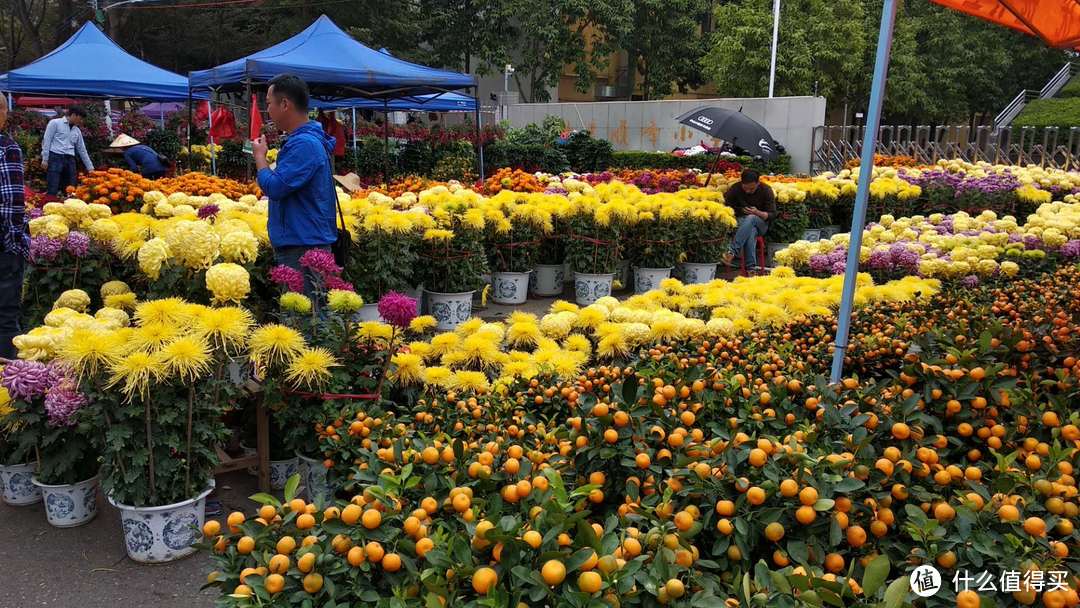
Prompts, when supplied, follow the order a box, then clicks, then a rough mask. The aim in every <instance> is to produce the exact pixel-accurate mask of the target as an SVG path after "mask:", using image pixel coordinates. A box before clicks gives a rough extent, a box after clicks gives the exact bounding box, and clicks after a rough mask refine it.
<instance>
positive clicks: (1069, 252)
mask: <svg viewBox="0 0 1080 608" xmlns="http://www.w3.org/2000/svg"><path fill="white" fill-rule="evenodd" d="M1061 255H1062V257H1066V258H1080V239H1073V240H1071V241H1068V242H1067V243H1065V244H1064V245H1062V246H1061Z"/></svg>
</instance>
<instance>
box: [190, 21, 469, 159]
mask: <svg viewBox="0 0 1080 608" xmlns="http://www.w3.org/2000/svg"><path fill="white" fill-rule="evenodd" d="M284 73H290V74H295V75H297V76H299V77H300V78H303V79H304V81H305V82H307V84H308V88H309V89H310V90H311V95H312V97H313V98H314V99H315V100H316V101H317V102H335V101H339V100H350V99H371V100H379V101H381V102H382V109H383V111H384V112H387V111H389V105H390V100H393V99H399V98H405V97H413V98H418V96H422V95H433V96H438V95H439V94H445V93H449V92H452V91H460V90H463V89H469V88H472V89H473V92H474V94H475V92H476V88H477V80H476V77H475V76H471V75H469V74H460V73H458V72H452V71H447V70H440V69H436V68H431V67H427V66H423V65H419V64H415V63H411V62H408V61H405V60H402V59H398V58H397V57H394V56H392V55H390V54H389V53H387V52H380V51H377V50H375V49H372V48H369V47H367V46H365V45H363V44H361V43H360V42H358V41H356V40H355V39H354V38H353V37H352V36H349V34H347V33H346V32H345V31H343V30H342V29H341V28H340V27H338V26H337V24H335V23H334V22H333V21H332V20H331V19H330V18H329V17H327V16H326V15H322V16H320V17H319V18H318V19H316V20H315V22H314V23H312V24H311V25H310V26H308V27H307V28H306V29H305V30H304V31H302V32H300V33H299V34H296V35H295V36H293V37H292V38H289V39H288V40H285V41H283V42H279V43H277V44H275V45H273V46H271V47H269V48H267V49H263V50H261V51H258V52H256V53H252V54H251V55H248V56H247V57H241V58H240V59H236V60H234V61H230V62H228V63H224V64H222V65H219V66H217V67H214V68H210V69H206V70H199V71H195V72H190V73H189V74H188V80H189V84H190V86H191V89H192V90H209V91H215V92H235V91H241V90H244V91H246V92H247V94H246V95H245V98H246V99H250V91H251V87H252V86H253V85H255V84H259V83H266V82H269V81H270V80H271V79H273V78H274V77H275V76H277V75H279V74H284ZM473 99H474V103H475V104H476V105H475V107H474V109H473V112H474V113H475V114H476V123H477V145H479V139H480V137H479V135H480V134H479V122H480V116H479V114H480V109H479V101H478V100H476V98H475V95H474V98H473ZM331 105H332V104H331ZM324 107H326V106H324ZM339 107H340V106H339ZM348 107H352V106H348ZM387 145H388V146H389V144H387ZM480 156H481V157H482V151H481V154H480ZM482 171H483V163H482V162H481V172H482Z"/></svg>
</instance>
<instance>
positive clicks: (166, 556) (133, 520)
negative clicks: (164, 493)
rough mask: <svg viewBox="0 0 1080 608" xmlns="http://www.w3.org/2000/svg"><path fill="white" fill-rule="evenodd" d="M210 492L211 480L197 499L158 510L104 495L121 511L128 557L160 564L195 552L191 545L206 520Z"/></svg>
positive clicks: (157, 508)
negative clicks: (207, 500) (118, 500)
mask: <svg viewBox="0 0 1080 608" xmlns="http://www.w3.org/2000/svg"><path fill="white" fill-rule="evenodd" d="M213 490H214V481H213V480H210V487H208V488H206V489H205V490H203V491H202V493H200V494H199V495H198V496H195V497H194V498H189V499H187V500H184V501H181V502H178V503H173V504H171V505H162V506H160V507H132V506H129V505H125V504H121V503H118V502H116V501H115V500H113V499H112V496H106V499H108V501H109V504H111V505H112V506H114V507H116V508H117V509H118V510H119V511H120V523H121V525H122V527H123V528H124V547H125V548H126V549H127V554H128V557H130V558H131V559H133V560H135V561H137V562H142V563H144V564H161V563H165V562H171V561H174V560H178V559H180V558H181V557H187V556H188V555H191V554H192V553H194V552H195V547H193V546H192V544H193V543H195V542H197V541H198V540H199V539H200V538H202V527H203V523H205V521H206V497H207V496H209V495H210V492H212V491H213Z"/></svg>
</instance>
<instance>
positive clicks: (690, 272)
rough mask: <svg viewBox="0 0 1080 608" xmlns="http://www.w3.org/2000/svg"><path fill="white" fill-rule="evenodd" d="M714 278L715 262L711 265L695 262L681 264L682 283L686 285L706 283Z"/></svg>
mask: <svg viewBox="0 0 1080 608" xmlns="http://www.w3.org/2000/svg"><path fill="white" fill-rule="evenodd" d="M715 278H716V262H713V263H712V264H699V263H696V262H683V264H682V281H683V283H686V284H687V285H696V284H702V283H708V282H710V281H712V280H713V279H715Z"/></svg>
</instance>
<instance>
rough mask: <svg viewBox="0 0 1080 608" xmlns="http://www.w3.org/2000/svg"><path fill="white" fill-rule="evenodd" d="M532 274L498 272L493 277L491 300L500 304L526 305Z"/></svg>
mask: <svg viewBox="0 0 1080 608" xmlns="http://www.w3.org/2000/svg"><path fill="white" fill-rule="evenodd" d="M531 274H532V272H531V271H530V272H496V273H495V274H493V275H491V299H492V300H495V302H496V303H498V304H524V303H525V300H527V299H528V298H529V276H530V275H531Z"/></svg>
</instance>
